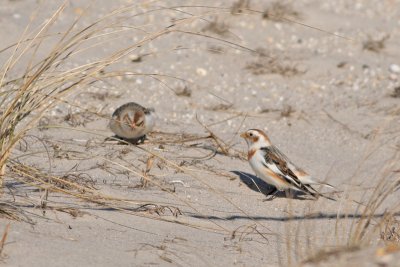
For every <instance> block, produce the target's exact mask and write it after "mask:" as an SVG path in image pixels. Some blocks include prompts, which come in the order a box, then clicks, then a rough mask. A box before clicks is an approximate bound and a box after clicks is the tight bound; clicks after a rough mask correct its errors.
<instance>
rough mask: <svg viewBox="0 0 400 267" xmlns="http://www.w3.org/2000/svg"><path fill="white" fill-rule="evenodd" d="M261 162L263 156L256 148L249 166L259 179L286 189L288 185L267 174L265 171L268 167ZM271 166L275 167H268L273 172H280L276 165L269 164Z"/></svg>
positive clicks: (280, 188)
mask: <svg viewBox="0 0 400 267" xmlns="http://www.w3.org/2000/svg"><path fill="white" fill-rule="evenodd" d="M263 162H265V160H264V156H263V154H262V152H261V151H260V150H257V151H256V153H254V155H253V157H252V158H251V159H250V160H249V163H250V166H251V168H252V169H253V170H254V172H255V173H256V175H257V176H258V177H259V178H260V179H262V180H263V181H265V182H266V183H268V184H270V185H273V186H275V187H276V188H278V189H279V190H282V189H286V188H287V187H288V186H287V184H285V183H283V182H282V181H280V180H278V179H277V178H276V177H271V176H270V175H268V173H267V170H268V169H267V167H266V166H265V165H264V164H263ZM271 167H275V168H276V170H275V169H274V168H270V170H271V171H273V172H275V173H279V172H280V171H279V170H278V168H277V167H276V166H271Z"/></svg>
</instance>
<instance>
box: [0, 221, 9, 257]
mask: <svg viewBox="0 0 400 267" xmlns="http://www.w3.org/2000/svg"><path fill="white" fill-rule="evenodd" d="M9 230H10V223H8V224H7V225H6V228H5V229H4V232H3V236H2V238H1V240H0V257H2V255H3V250H4V245H5V244H6V241H7V236H8V231H9Z"/></svg>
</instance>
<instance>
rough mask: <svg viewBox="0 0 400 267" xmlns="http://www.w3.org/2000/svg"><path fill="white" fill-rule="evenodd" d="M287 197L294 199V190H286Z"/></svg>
mask: <svg viewBox="0 0 400 267" xmlns="http://www.w3.org/2000/svg"><path fill="white" fill-rule="evenodd" d="M285 196H286V198H293V197H294V193H293V191H292V190H290V189H286V190H285Z"/></svg>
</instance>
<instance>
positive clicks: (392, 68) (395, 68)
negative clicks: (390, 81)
mask: <svg viewBox="0 0 400 267" xmlns="http://www.w3.org/2000/svg"><path fill="white" fill-rule="evenodd" d="M389 71H390V72H392V73H400V66H399V65H397V64H391V65H390V66H389Z"/></svg>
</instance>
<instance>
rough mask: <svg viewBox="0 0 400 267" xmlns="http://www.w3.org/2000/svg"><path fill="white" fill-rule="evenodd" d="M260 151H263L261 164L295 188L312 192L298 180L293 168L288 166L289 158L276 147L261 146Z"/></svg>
mask: <svg viewBox="0 0 400 267" xmlns="http://www.w3.org/2000/svg"><path fill="white" fill-rule="evenodd" d="M261 151H262V152H263V153H264V156H263V159H264V162H263V165H264V166H265V167H267V168H269V169H271V170H272V171H274V172H275V173H276V174H278V175H280V177H282V178H283V179H285V181H286V182H288V183H289V184H291V185H293V186H294V187H296V188H297V189H299V190H301V191H305V192H307V193H310V194H313V193H312V192H310V189H309V188H307V186H306V185H304V184H303V183H302V182H301V181H300V180H299V178H298V177H297V176H296V174H295V173H294V172H293V170H292V169H291V168H290V167H289V166H288V164H289V163H290V162H289V159H288V158H287V157H286V156H285V155H284V154H283V153H282V152H280V151H279V150H278V149H277V148H276V147H274V146H269V147H262V148H261Z"/></svg>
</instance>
